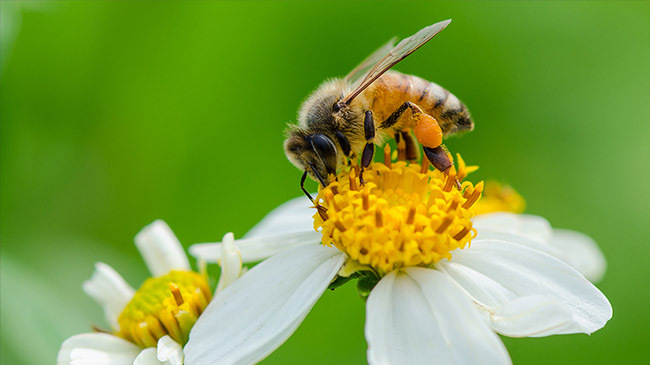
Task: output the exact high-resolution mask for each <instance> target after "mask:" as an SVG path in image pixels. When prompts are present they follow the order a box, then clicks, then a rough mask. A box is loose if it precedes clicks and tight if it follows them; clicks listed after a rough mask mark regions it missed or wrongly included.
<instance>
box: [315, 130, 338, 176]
mask: <svg viewBox="0 0 650 365" xmlns="http://www.w3.org/2000/svg"><path fill="white" fill-rule="evenodd" d="M310 142H311V146H312V148H313V149H314V151H315V152H316V154H317V155H318V157H319V158H320V160H321V161H322V162H323V164H324V165H325V167H326V168H327V172H328V173H335V172H336V145H335V144H334V142H332V140H331V139H330V138H329V137H328V136H326V135H324V134H320V133H317V134H314V135H312V136H311V139H310Z"/></svg>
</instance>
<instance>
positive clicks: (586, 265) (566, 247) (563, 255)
mask: <svg viewBox="0 0 650 365" xmlns="http://www.w3.org/2000/svg"><path fill="white" fill-rule="evenodd" d="M548 243H549V246H552V247H553V248H555V249H556V250H557V251H559V252H560V256H558V258H559V259H561V260H563V261H565V262H567V263H568V264H569V265H571V266H573V267H574V268H576V270H578V271H579V272H580V273H581V274H582V275H584V276H585V277H586V278H587V279H589V280H590V281H592V282H594V283H595V282H598V281H600V279H602V278H603V275H604V274H605V270H606V269H607V261H606V260H605V256H603V253H602V252H601V251H600V249H599V248H598V245H597V244H596V242H594V240H593V239H591V237H589V236H587V235H584V234H582V233H579V232H575V231H570V230H568V229H554V230H553V237H552V238H551V240H550V241H549V242H548Z"/></svg>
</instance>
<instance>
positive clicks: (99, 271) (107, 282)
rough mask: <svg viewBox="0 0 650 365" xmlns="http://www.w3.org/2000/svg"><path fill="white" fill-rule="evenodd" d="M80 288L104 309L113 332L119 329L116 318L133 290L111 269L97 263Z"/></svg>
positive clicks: (131, 295) (131, 296) (129, 298)
mask: <svg viewBox="0 0 650 365" xmlns="http://www.w3.org/2000/svg"><path fill="white" fill-rule="evenodd" d="M82 288H83V290H84V292H86V294H87V295H88V296H89V297H91V298H93V299H94V300H95V301H96V302H97V304H99V305H100V306H101V307H102V308H103V309H104V317H105V318H106V321H107V322H108V323H109V324H110V325H111V327H112V328H113V329H115V330H118V329H119V324H118V323H117V317H118V316H119V315H120V313H121V312H122V310H123V309H124V307H125V306H126V305H127V304H128V303H129V301H130V300H131V298H133V294H134V293H135V290H134V289H133V288H132V287H131V286H129V284H127V283H126V281H125V280H124V279H123V278H122V276H120V274H118V272H117V271H115V270H114V269H113V268H112V267H110V266H108V265H106V264H104V263H102V262H98V263H96V264H95V271H94V272H93V275H92V276H91V277H90V279H88V280H86V281H85V282H84V283H83V285H82Z"/></svg>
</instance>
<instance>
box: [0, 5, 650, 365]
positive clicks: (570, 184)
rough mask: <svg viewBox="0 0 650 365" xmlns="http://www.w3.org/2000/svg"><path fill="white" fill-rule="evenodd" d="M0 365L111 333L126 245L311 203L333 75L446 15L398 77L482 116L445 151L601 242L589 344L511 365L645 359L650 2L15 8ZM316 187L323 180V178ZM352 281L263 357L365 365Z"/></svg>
mask: <svg viewBox="0 0 650 365" xmlns="http://www.w3.org/2000/svg"><path fill="white" fill-rule="evenodd" d="M1 11H2V12H1V14H2V19H1V20H2V28H1V31H2V38H1V45H2V48H1V51H2V52H1V53H2V54H1V56H2V58H1V59H0V62H1V64H0V66H1V68H0V80H1V87H0V92H1V94H0V118H1V141H0V151H1V185H0V187H1V194H2V196H1V201H0V204H1V205H0V207H1V209H2V211H1V220H0V223H1V240H2V246H1V247H2V255H1V256H2V262H1V270H2V271H1V278H2V283H1V289H2V296H1V298H2V303H1V304H2V326H1V331H2V333H1V335H2V337H1V343H2V349H1V361H2V363H3V364H48V363H53V362H54V361H55V360H54V359H55V356H56V352H57V350H58V347H59V345H60V343H61V342H62V341H63V340H64V339H65V338H66V337H68V336H71V335H73V334H75V333H80V332H84V331H88V330H89V328H90V325H91V324H98V325H100V326H105V324H104V322H103V316H102V313H101V310H100V308H98V307H97V306H96V305H95V303H94V302H92V301H91V300H90V299H89V298H88V297H86V296H85V295H84V294H83V292H82V290H81V283H82V282H83V281H84V280H86V279H87V278H88V277H89V276H90V274H91V272H92V270H93V263H94V262H96V261H104V262H107V263H109V264H110V265H112V266H113V267H115V268H116V269H117V270H118V271H119V272H120V273H122V274H123V275H124V277H125V278H126V279H127V281H129V282H130V283H131V284H132V285H133V286H136V287H137V286H138V285H139V284H140V283H141V281H142V280H143V279H144V278H145V277H146V275H147V274H148V273H147V270H146V268H145V267H144V265H143V264H142V261H141V258H140V257H139V255H138V253H137V251H136V249H135V247H134V245H133V241H132V239H133V236H134V235H135V233H137V232H138V230H139V229H140V228H142V227H143V226H144V225H146V224H148V223H149V222H151V221H152V220H154V219H157V218H163V219H165V220H166V221H167V222H168V223H169V224H170V226H171V227H172V228H173V229H174V230H175V232H176V234H177V235H178V237H179V238H180V240H181V241H182V242H183V244H184V246H185V247H188V246H189V245H190V244H192V243H195V242H201V241H214V240H220V238H221V237H222V235H223V234H224V233H226V232H228V231H233V232H235V235H236V236H239V237H241V236H242V235H243V234H244V233H245V232H246V231H247V230H248V229H249V228H250V227H252V226H253V225H254V224H255V223H256V222H258V221H259V220H260V219H261V218H262V217H263V216H264V215H265V214H266V213H267V212H268V211H269V210H271V209H272V208H273V207H275V206H277V205H279V204H280V203H282V202H284V201H286V200H288V199H290V198H293V197H296V196H298V195H300V191H299V189H298V180H299V178H300V172H299V171H298V170H296V169H295V168H294V167H293V166H292V165H291V164H289V163H288V162H287V161H286V159H285V157H284V155H283V151H282V142H283V130H284V126H285V123H286V122H289V121H293V120H295V115H296V110H297V108H298V106H299V104H300V102H301V101H302V100H303V99H304V98H305V97H306V95H307V94H308V93H309V92H310V91H311V90H313V89H314V88H315V87H316V86H317V85H318V84H319V83H320V82H321V81H323V80H324V79H326V78H328V77H334V76H341V75H344V74H345V73H346V72H347V71H349V70H350V69H351V68H352V67H353V66H355V65H356V64H357V63H358V62H359V61H360V60H361V59H363V58H364V57H365V56H366V55H367V54H369V53H370V52H371V51H373V50H374V49H375V48H376V47H378V46H379V45H381V44H382V43H383V42H385V41H386V40H387V39H389V38H390V37H392V36H394V35H399V36H401V37H405V36H408V35H411V34H412V33H414V32H415V31H417V30H419V29H420V28H422V27H423V26H425V25H428V24H431V23H433V22H435V21H438V20H442V19H446V18H453V22H452V24H451V26H450V27H448V28H447V29H446V30H445V31H444V32H442V33H441V34H440V35H439V36H438V37H437V38H436V39H434V40H433V41H432V42H431V43H429V44H428V45H427V46H425V47H424V48H422V49H421V50H419V51H418V52H417V53H415V54H414V55H413V56H411V57H409V58H408V59H407V60H406V61H404V62H403V63H401V64H400V65H399V66H398V68H397V69H398V70H401V71H403V72H407V73H413V74H417V75H419V76H422V77H424V78H427V79H430V80H434V81H436V82H438V83H439V84H441V85H443V86H445V87H447V88H449V89H450V90H451V91H452V92H454V93H455V94H456V95H458V96H459V97H460V98H461V99H462V100H463V101H464V102H465V103H466V104H467V105H468V106H469V108H470V109H471V111H472V113H473V115H474V118H475V121H476V123H477V127H476V130H475V131H474V132H473V133H471V134H468V135H466V136H464V137H462V138H458V139H453V140H450V141H449V142H448V146H449V147H450V149H451V150H452V151H460V152H462V154H463V156H464V157H465V159H466V160H467V161H468V162H469V163H475V164H479V165H480V166H481V169H480V170H479V172H477V173H476V174H475V175H474V176H473V178H474V179H482V178H497V179H499V180H501V181H504V182H508V183H510V184H512V185H513V186H514V187H515V188H516V189H518V190H519V191H520V192H521V193H522V195H523V196H524V197H525V198H526V199H527V203H528V209H527V211H528V212H529V213H534V214H539V215H542V216H544V217H546V218H548V219H549V220H550V221H551V223H552V224H553V225H554V226H557V227H564V228H571V229H575V230H579V231H582V232H585V233H587V234H589V235H591V236H592V237H594V238H595V239H596V240H597V241H598V243H599V244H600V246H601V247H602V250H603V251H604V253H605V255H606V257H607V259H608V264H609V269H608V272H607V275H606V277H605V279H604V280H603V281H602V282H600V283H599V284H598V286H599V287H600V288H601V289H602V291H603V292H604V293H605V294H606V295H607V296H608V297H609V299H610V300H611V302H612V305H613V308H614V317H613V319H612V320H611V321H610V322H609V323H608V324H607V326H606V327H605V328H604V329H602V330H600V331H598V332H596V333H595V334H593V335H591V336H586V335H568V336H555V337H549V338H541V339H508V338H507V339H504V341H505V343H506V345H507V347H508V349H509V351H510V354H511V356H512V358H513V360H514V361H515V363H520V364H537V363H539V364H547V363H554V364H576V363H585V364H593V363H639V362H642V361H643V360H646V359H647V344H648V341H649V340H650V333H649V332H648V328H650V315H649V314H648V313H649V312H648V303H649V302H650V290H648V286H647V285H646V284H645V282H646V281H647V278H649V277H650V265H649V264H648V257H650V240H649V239H648V237H650V225H648V221H649V218H650V214H649V213H648V206H649V205H650V193H649V190H648V180H649V179H650V174H649V172H648V158H649V157H650V139H649V138H650V137H649V136H650V108H649V106H648V101H649V100H650V99H649V98H648V96H649V91H648V90H649V88H648V85H650V67H648V66H649V65H650V21H649V14H650V3H649V2H647V1H633V2H617V1H611V2H593V1H576V2H556V1H547V2H525V1H521V2H519V1H505V2H496V1H490V2H483V3H479V2H463V3H456V2H454V3H446V2H445V3H443V2H441V3H435V4H434V3H433V2H399V3H397V2H388V1H386V2H370V1H356V2H348V1H340V2H300V1H293V2H269V1H267V2H250V1H246V2H234V1H233V2H203V1H192V2H183V3H181V2H174V1H164V2H156V3H154V2H130V1H119V2H108V1H87V2H85V1H48V2H37V1H20V2H17V1H2V5H1ZM311 188H312V189H313V188H315V184H313V183H312V185H311ZM363 323H364V304H363V302H362V301H361V300H359V298H358V296H357V294H356V292H355V289H354V285H350V284H349V285H347V286H345V287H343V288H340V289H337V290H336V291H334V292H327V293H325V294H324V295H323V297H322V298H321V300H320V302H319V303H318V304H317V305H316V307H315V309H314V310H313V311H312V312H311V314H309V316H308V317H307V319H306V321H305V322H304V323H303V324H302V326H301V327H300V328H299V330H298V331H297V332H296V333H295V334H294V336H293V337H291V339H289V340H288V341H287V342H286V344H285V345H283V346H282V347H281V348H280V349H279V350H278V351H277V352H276V353H274V354H273V355H271V356H270V357H269V358H268V359H267V360H265V361H264V363H265V364H287V363H306V362H309V363H311V364H330V363H345V364H362V363H364V362H365V361H366V360H365V350H366V344H365V341H364V337H363Z"/></svg>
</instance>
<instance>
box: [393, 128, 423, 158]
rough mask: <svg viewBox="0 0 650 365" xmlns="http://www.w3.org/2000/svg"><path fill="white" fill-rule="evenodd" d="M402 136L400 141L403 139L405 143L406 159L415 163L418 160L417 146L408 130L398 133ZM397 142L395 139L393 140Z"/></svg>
mask: <svg viewBox="0 0 650 365" xmlns="http://www.w3.org/2000/svg"><path fill="white" fill-rule="evenodd" d="M400 133H401V135H402V139H404V142H405V143H406V159H407V160H408V161H417V159H418V149H417V144H416V142H415V141H414V140H413V136H411V134H410V133H409V131H408V130H404V131H401V132H400ZM398 135H399V134H397V133H396V134H395V136H398ZM395 140H397V138H395Z"/></svg>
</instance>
